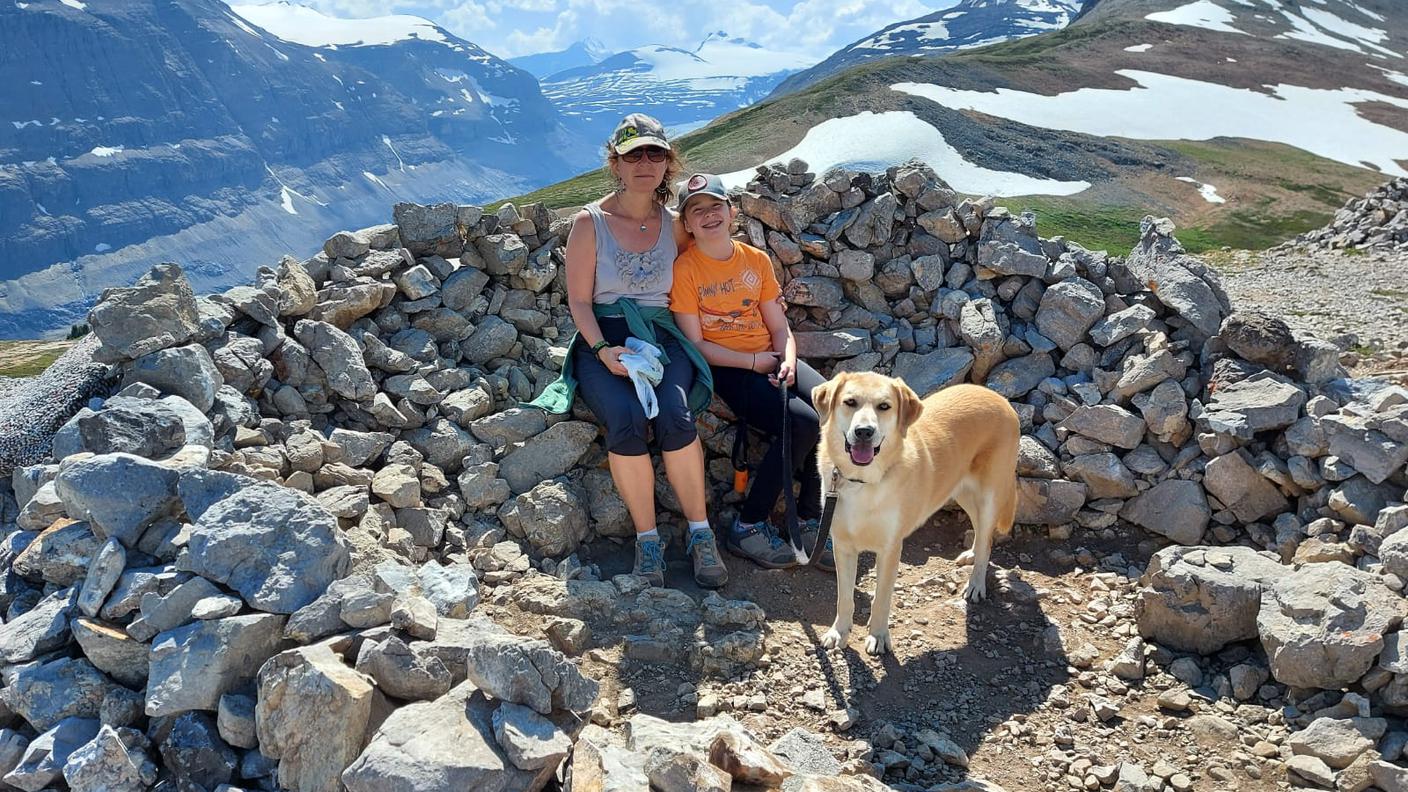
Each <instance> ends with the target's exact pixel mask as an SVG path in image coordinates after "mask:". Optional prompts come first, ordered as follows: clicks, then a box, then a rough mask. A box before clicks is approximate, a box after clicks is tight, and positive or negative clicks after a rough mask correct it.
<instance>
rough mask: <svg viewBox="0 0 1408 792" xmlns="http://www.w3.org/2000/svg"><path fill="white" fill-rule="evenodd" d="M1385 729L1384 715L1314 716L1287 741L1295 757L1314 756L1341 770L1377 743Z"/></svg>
mask: <svg viewBox="0 0 1408 792" xmlns="http://www.w3.org/2000/svg"><path fill="white" fill-rule="evenodd" d="M1384 730H1385V722H1384V720H1383V718H1316V719H1315V720H1313V721H1311V723H1310V725H1309V726H1307V727H1305V729H1304V730H1302V731H1298V732H1296V733H1295V734H1292V735H1291V736H1290V738H1289V739H1287V740H1286V744H1287V745H1289V746H1290V748H1291V753H1292V754H1295V755H1296V756H1313V757H1315V758H1316V759H1319V760H1321V761H1322V762H1324V763H1325V764H1327V765H1329V766H1330V767H1333V768H1334V769H1336V770H1343V769H1344V768H1346V767H1349V766H1350V765H1351V764H1353V762H1354V760H1355V759H1358V758H1359V756H1360V754H1362V753H1364V752H1365V751H1368V750H1369V749H1371V748H1373V747H1374V746H1375V745H1376V744H1378V741H1379V738H1380V737H1382V736H1384Z"/></svg>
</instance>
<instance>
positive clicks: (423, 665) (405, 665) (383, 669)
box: [356, 635, 453, 701]
mask: <svg viewBox="0 0 1408 792" xmlns="http://www.w3.org/2000/svg"><path fill="white" fill-rule="evenodd" d="M423 646H424V644H423V643H419V642H417V643H415V644H409V645H408V644H407V643H406V642H405V641H403V640H401V639H400V638H399V637H397V636H395V635H392V636H388V637H387V638H386V639H385V640H383V641H380V642H378V641H373V640H366V641H363V642H362V649H361V651H360V652H358V653H357V666H356V668H357V671H359V672H361V673H363V674H366V675H367V676H369V677H371V678H372V679H373V680H375V681H376V686H377V688H378V689H380V690H381V691H382V692H384V693H386V694H387V695H388V696H394V697H395V698H398V699H404V700H406V701H431V700H433V699H437V698H439V697H441V696H443V695H445V694H446V693H448V692H449V691H450V687H451V685H452V684H453V677H452V675H451V674H450V669H448V668H446V667H445V663H444V662H443V661H441V659H440V658H439V657H437V656H435V655H434V654H433V653H431V652H427V651H424V650H423V649H422V647H423Z"/></svg>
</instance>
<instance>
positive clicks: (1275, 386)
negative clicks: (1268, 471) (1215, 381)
mask: <svg viewBox="0 0 1408 792" xmlns="http://www.w3.org/2000/svg"><path fill="white" fill-rule="evenodd" d="M1304 405H1305V392H1304V391H1302V390H1301V389H1300V388H1299V387H1297V386H1296V385H1295V384H1294V383H1292V382H1290V381H1289V380H1287V379H1286V378H1284V377H1281V376H1278V375H1276V374H1272V373H1271V372H1269V371H1263V372H1258V373H1256V374H1253V375H1252V376H1250V377H1248V378H1247V379H1244V380H1242V381H1240V382H1234V383H1232V384H1231V385H1227V386H1225V387H1222V388H1218V389H1217V391H1216V392H1214V393H1213V395H1212V398H1211V399H1209V400H1208V403H1207V411H1206V412H1205V413H1204V414H1203V417H1202V418H1201V419H1200V421H1201V422H1204V423H1206V424H1207V425H1208V427H1209V428H1211V429H1212V431H1215V432H1220V433H1223V434H1230V435H1234V436H1236V437H1238V438H1241V439H1243V440H1250V439H1252V437H1253V436H1254V435H1256V434H1257V433H1259V432H1265V431H1267V430H1269V429H1284V428H1286V427H1287V426H1290V425H1291V424H1293V423H1295V422H1296V419H1297V418H1299V417H1300V412H1301V407H1302V406H1304Z"/></svg>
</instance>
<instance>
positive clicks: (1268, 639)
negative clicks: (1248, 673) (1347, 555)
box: [1257, 562, 1408, 689]
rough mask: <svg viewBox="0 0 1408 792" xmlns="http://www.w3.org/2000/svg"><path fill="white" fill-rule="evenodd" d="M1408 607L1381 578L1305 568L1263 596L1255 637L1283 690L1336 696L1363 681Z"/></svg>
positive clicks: (1336, 566) (1329, 565) (1331, 566)
mask: <svg viewBox="0 0 1408 792" xmlns="http://www.w3.org/2000/svg"><path fill="white" fill-rule="evenodd" d="M1405 616H1408V601H1405V600H1404V599H1403V597H1401V596H1399V595H1398V594H1397V593H1395V592H1394V591H1393V590H1392V589H1390V588H1389V587H1388V584H1386V583H1385V582H1384V580H1383V578H1382V577H1380V576H1378V575H1372V574H1369V573H1368V572H1363V571H1361V570H1358V569H1355V568H1354V567H1351V566H1349V565H1347V564H1341V563H1336V562H1325V563H1318V564H1307V565H1305V566H1303V567H1301V568H1300V569H1298V570H1296V571H1294V572H1292V573H1290V574H1282V575H1281V576H1279V577H1278V578H1277V579H1276V580H1275V581H1274V582H1273V583H1272V584H1271V585H1269V586H1267V587H1266V589H1265V590H1264V591H1263V592H1262V599H1261V609H1260V611H1259V612H1258V614H1257V633H1258V634H1259V635H1260V636H1261V645H1262V647H1263V648H1264V649H1265V650H1266V655H1267V657H1268V658H1269V659H1270V661H1271V675H1272V676H1274V677H1275V678H1276V681H1278V682H1280V683H1282V684H1285V685H1294V686H1296V687H1306V688H1328V689H1339V688H1343V687H1348V686H1349V685H1352V684H1354V683H1355V682H1357V681H1359V679H1360V677H1362V676H1364V674H1365V672H1367V671H1368V670H1369V669H1370V668H1371V667H1372V666H1373V664H1374V660H1375V658H1377V657H1378V656H1379V653H1380V652H1381V651H1383V648H1384V638H1383V636H1384V633H1386V632H1388V631H1389V630H1391V629H1394V628H1396V627H1397V626H1398V625H1399V624H1400V623H1401V622H1402V620H1403V618H1404V617H1405Z"/></svg>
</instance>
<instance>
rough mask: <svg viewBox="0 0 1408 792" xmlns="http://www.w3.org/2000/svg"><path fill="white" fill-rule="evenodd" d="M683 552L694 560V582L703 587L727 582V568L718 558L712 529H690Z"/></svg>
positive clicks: (711, 586)
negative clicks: (687, 542)
mask: <svg viewBox="0 0 1408 792" xmlns="http://www.w3.org/2000/svg"><path fill="white" fill-rule="evenodd" d="M684 550H685V553H686V554H688V555H689V556H690V558H692V559H693V560H694V582H695V583H698V584H699V585H700V586H701V587H703V588H711V589H714V588H718V587H720V586H722V585H723V584H725V583H727V582H728V569H726V568H725V567H724V562H723V561H720V560H719V546H718V545H717V544H715V543H714V532H713V531H690V532H689V544H687V545H685V548H684Z"/></svg>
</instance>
